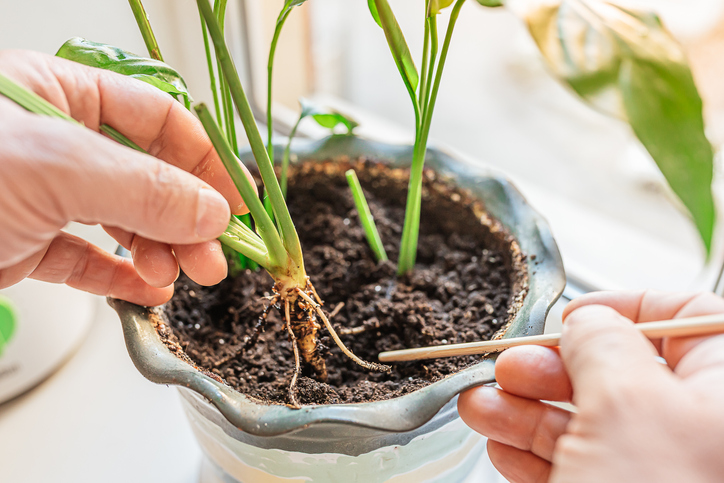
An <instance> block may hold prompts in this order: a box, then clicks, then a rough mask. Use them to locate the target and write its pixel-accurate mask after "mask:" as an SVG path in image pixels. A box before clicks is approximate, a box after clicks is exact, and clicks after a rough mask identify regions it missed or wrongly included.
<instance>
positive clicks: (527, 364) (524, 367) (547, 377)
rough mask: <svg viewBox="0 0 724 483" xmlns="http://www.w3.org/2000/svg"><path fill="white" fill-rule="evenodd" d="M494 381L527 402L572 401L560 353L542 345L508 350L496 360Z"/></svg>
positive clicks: (569, 383)
mask: <svg viewBox="0 0 724 483" xmlns="http://www.w3.org/2000/svg"><path fill="white" fill-rule="evenodd" d="M495 380H496V381H497V382H498V384H500V386H501V387H502V388H503V389H504V390H505V392H507V393H510V394H515V395H516V396H521V397H525V398H528V399H542V400H546V401H566V402H568V401H570V400H571V394H572V389H571V381H570V380H569V379H568V375H567V374H566V369H565V367H564V366H563V361H562V360H561V357H560V355H559V354H558V351H557V350H555V349H551V348H548V347H541V346H520V347H513V348H511V349H508V350H506V351H505V352H503V353H502V354H500V356H498V359H497V360H496V361H495Z"/></svg>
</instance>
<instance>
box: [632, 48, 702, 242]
mask: <svg viewBox="0 0 724 483" xmlns="http://www.w3.org/2000/svg"><path fill="white" fill-rule="evenodd" d="M620 75H621V79H620V85H621V92H622V93H623V101H624V106H625V108H626V114H627V115H628V119H629V122H630V123H631V127H632V128H633V130H634V132H635V133H636V136H638V138H639V139H640V140H641V142H642V143H643V144H644V146H646V149H647V150H648V151H649V153H651V156H652V157H653V158H654V160H656V164H657V165H658V166H659V169H661V172H662V173H663V175H664V177H665V178H666V180H667V181H668V182H669V185H670V186H671V188H672V190H673V191H674V193H676V195H677V196H678V197H679V199H681V201H682V203H683V204H684V206H686V208H687V209H688V210H689V212H690V213H691V215H692V217H693V219H694V224H695V225H696V228H697V230H698V231H699V234H700V236H701V239H702V240H703V242H704V246H705V248H706V252H707V254H708V253H710V251H711V240H712V235H713V229H714V222H715V218H716V216H715V209H714V198H713V197H712V192H711V183H712V175H713V158H714V153H713V150H712V147H711V144H710V143H709V141H708V140H707V138H706V136H705V135H704V120H703V118H702V104H701V99H700V98H699V93H698V92H697V90H696V86H695V85H694V79H693V78H692V77H691V72H690V71H689V69H688V68H681V66H678V68H677V67H674V66H664V65H661V64H657V63H653V62H634V61H631V60H627V61H625V62H624V63H623V65H622V66H621V74H620Z"/></svg>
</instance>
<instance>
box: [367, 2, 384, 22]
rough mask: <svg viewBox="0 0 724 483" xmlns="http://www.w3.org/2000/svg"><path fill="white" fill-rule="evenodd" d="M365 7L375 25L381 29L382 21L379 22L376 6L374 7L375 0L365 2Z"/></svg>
mask: <svg viewBox="0 0 724 483" xmlns="http://www.w3.org/2000/svg"><path fill="white" fill-rule="evenodd" d="M367 6H368V7H369V9H370V13H371V14H372V18H373V19H375V23H377V25H379V26H380V28H382V20H380V14H379V13H377V5H375V0H367Z"/></svg>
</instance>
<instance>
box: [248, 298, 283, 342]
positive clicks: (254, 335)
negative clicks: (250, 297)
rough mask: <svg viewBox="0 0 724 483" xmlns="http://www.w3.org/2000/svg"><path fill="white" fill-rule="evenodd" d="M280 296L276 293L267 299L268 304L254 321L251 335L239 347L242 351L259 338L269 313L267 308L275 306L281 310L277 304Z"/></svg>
mask: <svg viewBox="0 0 724 483" xmlns="http://www.w3.org/2000/svg"><path fill="white" fill-rule="evenodd" d="M281 298H282V297H281V295H279V294H278V293H277V294H274V295H273V296H272V297H271V298H270V299H269V305H267V306H266V307H264V312H262V314H261V316H260V317H259V320H257V321H256V325H255V326H254V332H253V333H252V334H251V337H249V339H248V340H247V341H246V343H245V344H244V347H242V349H241V351H242V352H246V351H247V350H249V349H251V347H252V346H253V345H254V344H256V341H257V340H259V334H261V333H262V332H264V327H265V326H266V318H267V316H268V315H269V310H270V309H271V308H272V307H275V308H276V309H277V310H281V307H278V306H277V304H278V303H279V300H281Z"/></svg>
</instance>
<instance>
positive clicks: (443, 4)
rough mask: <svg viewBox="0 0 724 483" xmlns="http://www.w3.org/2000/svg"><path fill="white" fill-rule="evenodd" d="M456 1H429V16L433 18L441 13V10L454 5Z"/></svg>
mask: <svg viewBox="0 0 724 483" xmlns="http://www.w3.org/2000/svg"><path fill="white" fill-rule="evenodd" d="M453 1H454V0H427V16H428V17H432V16H433V15H437V14H439V13H440V10H442V9H443V8H447V7H449V6H450V5H452V3H453Z"/></svg>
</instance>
